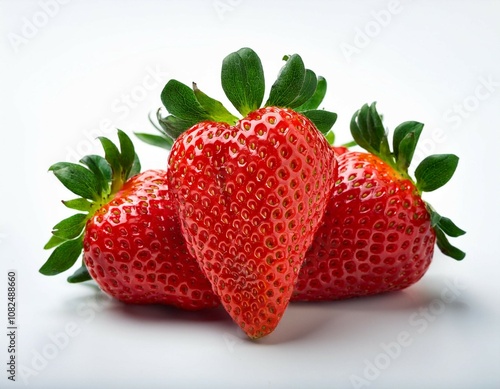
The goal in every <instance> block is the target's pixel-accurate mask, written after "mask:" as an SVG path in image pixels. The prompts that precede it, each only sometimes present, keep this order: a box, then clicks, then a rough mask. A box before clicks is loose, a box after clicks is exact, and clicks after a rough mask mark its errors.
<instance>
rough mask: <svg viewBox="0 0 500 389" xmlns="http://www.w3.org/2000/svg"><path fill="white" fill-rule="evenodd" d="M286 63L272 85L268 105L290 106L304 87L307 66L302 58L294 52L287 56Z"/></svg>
mask: <svg viewBox="0 0 500 389" xmlns="http://www.w3.org/2000/svg"><path fill="white" fill-rule="evenodd" d="M284 59H285V60H286V63H285V65H284V66H283V67H282V68H281V70H280V72H279V74H278V78H277V80H276V81H275V82H274V84H273V85H272V86H271V91H270V93H269V99H268V100H267V102H266V106H276V107H290V108H293V107H291V106H290V103H292V102H293V101H294V100H295V99H296V98H297V96H299V94H300V91H301V90H302V88H303V85H304V80H305V77H306V68H305V66H304V62H303V61H302V58H301V57H300V56H299V55H297V54H293V55H291V56H290V57H285V58H284Z"/></svg>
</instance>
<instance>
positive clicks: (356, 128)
mask: <svg viewBox="0 0 500 389" xmlns="http://www.w3.org/2000/svg"><path fill="white" fill-rule="evenodd" d="M365 107H366V108H365ZM367 108H368V106H367V105H366V104H365V105H364V106H363V108H362V109H360V110H358V111H356V112H355V113H354V115H353V116H352V118H351V123H350V129H351V135H352V137H353V138H354V141H355V142H356V144H358V145H359V146H361V147H362V148H364V149H365V150H366V151H368V152H370V153H372V154H375V153H376V152H375V150H374V149H373V147H372V146H371V145H370V143H369V140H368V139H366V138H365V135H364V134H363V132H364V130H363V129H364V128H365V123H360V121H361V119H360V118H363V119H364V121H365V122H366V113H365V111H366V109H367ZM362 111H363V116H361V114H362Z"/></svg>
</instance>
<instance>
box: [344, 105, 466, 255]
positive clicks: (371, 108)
mask: <svg viewBox="0 0 500 389" xmlns="http://www.w3.org/2000/svg"><path fill="white" fill-rule="evenodd" d="M423 127H424V125H423V124H422V123H419V122H415V121H407V122H403V123H401V124H400V125H398V126H397V127H396V128H395V129H394V133H393V137H392V150H391V146H390V144H389V139H388V132H387V131H386V129H385V128H384V125H383V120H382V116H381V115H380V114H379V113H378V112H377V107H376V103H372V104H371V105H368V104H365V105H363V107H362V108H361V109H359V110H358V111H356V112H355V113H354V115H353V117H352V119H351V123H350V128H351V134H352V136H353V138H354V141H355V142H356V143H357V144H358V145H359V146H361V147H362V148H364V149H365V150H366V151H368V152H369V153H371V154H374V155H376V156H377V157H379V158H380V159H382V160H383V161H384V162H385V163H387V164H388V165H390V166H391V167H392V168H393V170H394V172H395V173H396V174H398V175H399V177H400V178H401V179H407V180H410V181H411V182H412V183H413V184H414V185H415V187H416V190H417V191H418V194H419V195H420V196H422V193H423V192H431V191H434V190H436V189H439V188H441V187H442V186H444V185H445V184H446V183H447V182H448V181H449V180H450V179H451V178H452V176H453V174H454V173H455V170H456V168H457V165H458V160H459V158H458V157H457V156H456V155H454V154H435V155H430V156H428V157H426V158H424V159H423V160H422V161H421V162H420V164H419V165H418V166H417V168H416V169H415V172H414V175H415V178H413V177H411V176H410V174H409V173H408V168H409V167H410V164H411V161H412V159H413V156H414V153H415V150H416V147H417V143H418V140H419V138H420V134H421V132H422V129H423ZM426 207H427V210H428V212H429V214H430V217H431V226H432V228H433V229H434V231H435V233H436V242H437V246H438V248H439V249H440V250H441V252H442V253H443V254H445V255H447V256H449V257H451V258H453V259H456V260H462V259H463V258H464V257H465V253H464V252H463V251H462V250H460V249H458V248H457V247H455V246H453V245H452V244H451V243H450V241H449V240H448V237H453V238H455V237H459V236H461V235H463V234H465V231H464V230H462V229H461V228H459V227H458V226H457V225H456V224H455V223H453V221H451V219H449V218H447V217H444V216H441V215H440V214H439V213H438V212H437V211H436V210H435V209H434V208H433V207H432V206H431V205H430V204H429V203H427V202H426Z"/></svg>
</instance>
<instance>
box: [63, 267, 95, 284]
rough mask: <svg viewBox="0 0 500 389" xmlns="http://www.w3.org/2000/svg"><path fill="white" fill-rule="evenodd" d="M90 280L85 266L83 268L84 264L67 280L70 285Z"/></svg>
mask: <svg viewBox="0 0 500 389" xmlns="http://www.w3.org/2000/svg"><path fill="white" fill-rule="evenodd" d="M91 279H92V277H91V276H90V273H89V271H88V269H87V266H85V264H84V263H82V266H80V267H79V268H78V269H76V271H75V272H74V273H73V274H72V275H70V276H69V277H68V278H67V280H68V282H69V283H70V284H78V283H80V282H85V281H90V280H91Z"/></svg>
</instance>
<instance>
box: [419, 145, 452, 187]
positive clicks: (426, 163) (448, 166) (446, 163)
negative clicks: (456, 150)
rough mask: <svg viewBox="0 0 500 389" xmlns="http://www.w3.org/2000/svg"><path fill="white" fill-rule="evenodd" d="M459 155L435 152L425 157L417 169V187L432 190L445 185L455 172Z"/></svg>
mask: <svg viewBox="0 0 500 389" xmlns="http://www.w3.org/2000/svg"><path fill="white" fill-rule="evenodd" d="M457 165H458V157H457V156H456V155H454V154H435V155H430V156H428V157H427V158H425V159H424V160H423V161H422V162H421V163H420V164H419V165H418V166H417V168H416V169H415V178H416V180H417V182H416V185H417V188H418V189H419V190H420V191H422V192H432V191H434V190H436V189H439V188H441V187H442V186H443V185H445V184H446V183H447V182H448V181H449V180H450V179H451V177H452V176H453V174H454V173H455V170H456V168H457Z"/></svg>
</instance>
